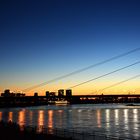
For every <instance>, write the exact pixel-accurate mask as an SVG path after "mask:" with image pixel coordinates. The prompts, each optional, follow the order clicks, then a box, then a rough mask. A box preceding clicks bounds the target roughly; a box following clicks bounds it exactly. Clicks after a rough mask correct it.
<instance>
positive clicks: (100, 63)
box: [23, 48, 140, 91]
mask: <svg viewBox="0 0 140 140" xmlns="http://www.w3.org/2000/svg"><path fill="white" fill-rule="evenodd" d="M137 51H140V48H135V49H133V50H130V51H128V52H125V53H122V54H119V55H117V56H114V57H111V58H109V59H106V60H103V61H101V62H98V63H95V64H92V65H90V66H87V67H85V68H81V69H78V70H76V71H73V72H71V73H68V74H66V75H62V76H60V77H57V78H54V79H52V80H49V81H46V82H43V83H41V84H37V85H34V86H31V87H29V88H26V89H23V91H30V90H32V89H35V88H39V87H41V86H44V85H46V84H49V83H52V82H55V81H58V80H61V79H64V78H66V77H70V76H72V75H75V74H78V73H81V72H83V71H86V70H88V69H91V68H94V67H97V66H99V65H102V64H105V63H107V62H110V61H113V60H115V59H118V58H121V57H124V56H127V55H129V54H131V53H134V52H137Z"/></svg>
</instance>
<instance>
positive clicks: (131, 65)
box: [68, 61, 140, 89]
mask: <svg viewBox="0 0 140 140" xmlns="http://www.w3.org/2000/svg"><path fill="white" fill-rule="evenodd" d="M139 63H140V61H137V62H135V63H133V64H130V65H127V66H125V67H122V68H119V69H116V70H114V71H111V72H109V73H106V74H103V75H101V76H98V77H95V78H93V79H90V80H87V81H85V82H82V83H79V84H76V85H73V86H71V87H69V88H68V89H72V88H75V87H78V86H81V85H83V84H86V83H89V82H91V81H95V80H97V79H100V78H103V77H105V76H108V75H111V74H113V73H116V72H118V71H121V70H124V69H127V68H129V67H132V66H134V65H137V64H139Z"/></svg>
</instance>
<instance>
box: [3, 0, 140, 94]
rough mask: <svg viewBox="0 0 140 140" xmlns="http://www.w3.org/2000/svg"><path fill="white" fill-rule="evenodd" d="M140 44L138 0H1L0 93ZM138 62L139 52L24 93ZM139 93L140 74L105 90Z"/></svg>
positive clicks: (118, 76) (95, 85)
mask: <svg viewBox="0 0 140 140" xmlns="http://www.w3.org/2000/svg"><path fill="white" fill-rule="evenodd" d="M138 47H140V1H139V0H1V1H0V92H3V91H4V89H11V91H16V92H17V91H23V90H24V89H26V88H29V87H32V86H34V85H37V84H40V83H43V82H46V81H48V80H51V79H54V78H57V77H59V76H63V75H65V74H68V73H71V72H73V71H75V70H78V69H81V68H85V67H87V66H89V65H92V64H96V63H98V62H101V61H103V60H106V59H109V58H111V57H114V56H116V55H119V54H122V53H125V52H127V51H130V50H133V49H135V48H138ZM139 60H140V51H137V52H134V53H131V54H129V55H127V56H124V57H122V58H119V59H116V60H114V61H111V62H108V63H105V64H103V65H100V66H98V67H95V68H91V69H89V70H87V71H84V72H81V73H79V74H76V75H72V76H70V77H67V78H65V79H61V80H59V81H56V82H52V83H50V84H47V85H45V86H41V87H39V88H35V89H33V90H31V91H28V92H27V93H28V95H29V94H33V93H34V92H38V93H39V95H44V92H45V91H46V90H49V91H57V90H58V89H67V88H69V87H72V86H74V85H76V84H79V83H82V82H84V81H87V80H90V79H93V78H94V77H98V76H100V75H104V74H106V73H109V72H111V71H114V70H116V69H119V68H121V67H124V66H127V65H130V64H132V63H135V62H136V61H139ZM138 74H140V64H137V65H135V66H132V67H130V68H128V69H124V70H122V71H119V72H116V73H114V74H111V75H109V76H106V77H104V78H100V79H98V80H95V81H92V82H89V83H86V84H83V85H81V86H78V87H75V88H73V94H100V93H98V90H100V89H103V88H105V87H107V86H110V85H112V84H115V83H117V82H120V81H123V80H126V79H129V78H130V77H133V76H135V75H138ZM129 92H131V93H140V77H139V78H136V79H133V80H130V81H128V82H126V83H123V84H120V85H118V86H115V87H112V88H109V89H107V90H105V91H103V93H104V94H109V93H115V94H116V93H118V94H119V93H129Z"/></svg>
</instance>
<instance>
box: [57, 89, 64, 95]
mask: <svg viewBox="0 0 140 140" xmlns="http://www.w3.org/2000/svg"><path fill="white" fill-rule="evenodd" d="M63 96H64V89H59V90H58V97H63Z"/></svg>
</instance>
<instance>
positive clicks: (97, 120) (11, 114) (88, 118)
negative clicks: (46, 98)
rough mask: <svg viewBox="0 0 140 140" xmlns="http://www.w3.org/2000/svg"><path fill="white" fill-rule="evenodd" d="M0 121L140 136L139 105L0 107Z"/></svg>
mask: <svg viewBox="0 0 140 140" xmlns="http://www.w3.org/2000/svg"><path fill="white" fill-rule="evenodd" d="M0 120H3V121H9V120H10V121H12V122H16V123H18V124H19V125H20V126H21V127H22V126H23V125H25V126H36V127H38V131H42V128H43V127H46V128H48V129H49V131H50V133H53V130H54V129H56V128H57V129H66V130H71V129H73V130H78V131H81V132H82V131H85V132H91V133H92V132H96V133H101V134H106V135H112V136H117V137H124V138H130V139H140V133H139V132H140V106H126V105H125V104H79V105H48V106H35V107H25V108H1V109H0Z"/></svg>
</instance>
